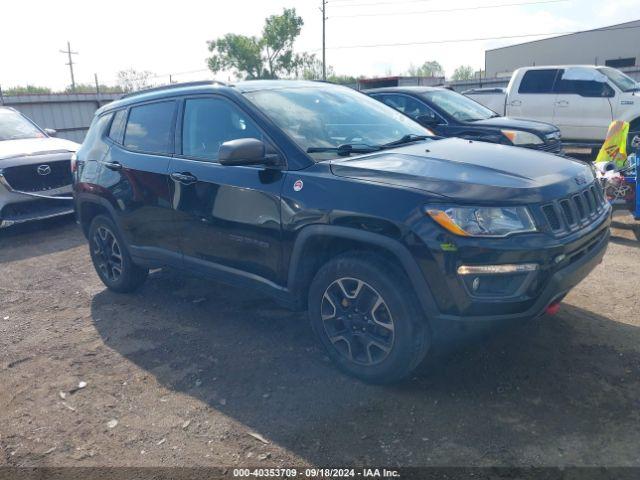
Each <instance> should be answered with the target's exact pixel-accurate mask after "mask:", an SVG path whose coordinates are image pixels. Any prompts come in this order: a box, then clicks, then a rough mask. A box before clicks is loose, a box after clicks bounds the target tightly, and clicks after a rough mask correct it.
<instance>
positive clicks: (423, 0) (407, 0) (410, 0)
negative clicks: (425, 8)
mask: <svg viewBox="0 0 640 480" xmlns="http://www.w3.org/2000/svg"><path fill="white" fill-rule="evenodd" d="M336 1H337V0H332V2H331V4H332V5H333V6H334V7H335V8H351V7H369V6H376V5H398V4H401V3H402V4H406V3H426V2H433V1H435V0H403V1H398V2H372V3H355V4H352V3H349V4H346V5H345V4H342V3H340V4H338V5H335V2H336ZM352 1H359V2H362V1H363V0H352Z"/></svg>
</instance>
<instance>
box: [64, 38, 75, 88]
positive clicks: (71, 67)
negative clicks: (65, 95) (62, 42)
mask: <svg viewBox="0 0 640 480" xmlns="http://www.w3.org/2000/svg"><path fill="white" fill-rule="evenodd" d="M60 53H66V54H67V55H68V57H69V63H67V64H66V65H69V71H70V72H71V90H73V91H74V92H75V91H76V79H75V77H74V76H73V59H72V58H71V55H78V52H72V51H71V43H70V42H67V49H66V50H60Z"/></svg>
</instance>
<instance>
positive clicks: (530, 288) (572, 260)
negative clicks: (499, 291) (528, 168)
mask: <svg viewBox="0 0 640 480" xmlns="http://www.w3.org/2000/svg"><path fill="white" fill-rule="evenodd" d="M610 223H611V209H610V207H608V206H607V207H606V209H605V211H604V212H603V214H602V215H601V217H600V218H598V220H597V221H595V222H594V223H592V224H591V225H589V226H588V227H585V228H583V229H581V230H579V231H576V232H574V233H572V234H571V235H567V236H565V237H562V238H551V237H550V236H548V235H545V234H531V235H522V236H514V237H511V238H507V239H460V238H458V239H456V240H455V241H454V240H453V239H451V237H450V236H449V237H448V238H443V236H442V235H439V236H437V237H435V238H432V239H427V244H428V247H429V251H430V252H431V253H430V254H429V255H423V256H422V257H421V258H420V257H419V253H418V252H417V251H414V252H413V253H414V257H418V258H419V260H418V261H419V264H420V267H421V269H422V272H423V274H424V276H425V279H426V281H427V284H428V286H429V289H430V290H431V294H432V296H433V302H432V304H433V305H434V311H432V312H426V314H427V316H428V317H429V318H430V320H431V324H432V328H433V329H434V335H436V336H438V335H446V334H447V333H452V332H458V331H459V330H460V329H461V328H462V329H469V330H474V329H483V328H485V327H486V326H488V325H490V324H495V323H503V322H507V323H514V322H515V323H517V322H518V321H524V320H527V319H531V318H535V317H537V316H540V315H542V314H544V312H545V310H546V308H547V307H548V306H549V305H550V304H551V303H553V302H554V301H557V300H559V299H561V298H562V297H564V296H565V295H566V294H567V293H568V292H569V291H570V290H571V289H572V288H573V287H575V286H576V285H577V284H578V283H580V282H581V281H582V280H583V279H584V278H585V277H586V276H587V275H588V274H589V273H590V272H591V270H593V269H594V268H595V267H596V266H597V265H598V263H600V262H601V261H602V258H603V256H604V254H605V252H606V248H607V244H608V240H609V225H610ZM444 237H447V236H446V235H445V236H444ZM423 239H424V238H423ZM443 245H447V247H448V248H447V249H446V250H448V251H443V250H445V249H443V248H442V246H443ZM452 247H455V248H452ZM433 252H436V253H433ZM527 263H528V264H537V265H539V267H540V268H539V269H538V270H536V271H535V272H534V273H532V274H524V276H527V275H529V277H527V279H526V281H525V280H523V279H521V280H522V282H523V285H524V286H523V288H521V289H518V288H516V289H514V291H513V292H511V293H510V294H509V295H504V296H500V295H496V296H485V297H484V298H483V297H482V296H474V295H473V294H471V293H470V291H469V288H468V284H465V281H464V279H463V278H462V276H461V275H459V274H458V271H457V269H458V267H460V266H461V265H483V264H484V265H492V264H493V265H499V264H527Z"/></svg>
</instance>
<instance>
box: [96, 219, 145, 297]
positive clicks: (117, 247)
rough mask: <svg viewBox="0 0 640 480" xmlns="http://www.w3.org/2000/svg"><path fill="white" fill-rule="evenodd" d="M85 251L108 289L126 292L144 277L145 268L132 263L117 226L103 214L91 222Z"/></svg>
mask: <svg viewBox="0 0 640 480" xmlns="http://www.w3.org/2000/svg"><path fill="white" fill-rule="evenodd" d="M100 243H102V245H99V244H100ZM101 250H102V251H101ZM89 252H90V254H91V261H92V262H93V266H94V268H95V269H96V272H97V273H98V276H99V277H100V280H102V283H104V284H105V285H106V286H107V288H109V290H113V291H114V292H118V293H130V292H133V291H135V290H136V289H137V288H139V287H140V286H141V285H142V284H143V283H144V281H145V280H146V279H147V275H148V274H149V270H148V269H146V268H143V267H140V266H138V265H136V264H135V263H133V261H132V260H131V255H129V252H128V250H127V247H126V245H125V243H124V241H123V239H122V236H121V235H120V232H119V231H118V228H117V227H116V226H115V224H114V223H113V220H111V218H109V217H107V216H105V215H98V216H96V217H95V218H94V219H93V220H92V222H91V226H90V227H89ZM118 271H119V273H118V274H116V272H118Z"/></svg>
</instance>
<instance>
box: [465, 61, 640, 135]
mask: <svg viewBox="0 0 640 480" xmlns="http://www.w3.org/2000/svg"><path fill="white" fill-rule="evenodd" d="M639 91H640V84H638V83H637V82H636V81H635V80H633V79H632V78H630V77H628V76H627V75H625V74H624V73H622V72H620V71H619V70H616V69H614V68H610V67H595V66H575V65H572V66H570V65H567V66H553V67H526V68H520V69H518V70H516V71H515V72H514V74H513V76H512V77H511V81H510V82H509V85H508V86H507V88H506V90H504V91H503V90H500V89H477V90H469V91H467V92H465V94H466V95H467V96H468V97H469V98H471V99H473V100H475V101H477V102H479V103H481V104H483V105H485V106H487V107H488V108H490V109H492V110H494V111H495V112H497V113H498V114H500V115H507V116H509V117H516V118H526V119H531V120H538V121H542V122H548V123H552V124H554V125H557V126H558V127H559V128H560V132H561V133H562V138H563V142H564V143H565V144H567V145H573V146H584V147H591V148H600V146H601V145H602V143H603V142H604V139H605V137H606V134H607V128H608V127H609V125H610V124H611V122H612V121H613V120H623V121H627V122H630V129H629V132H630V133H629V139H631V138H633V137H634V135H636V134H638V133H640V99H639V97H638V92H639Z"/></svg>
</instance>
